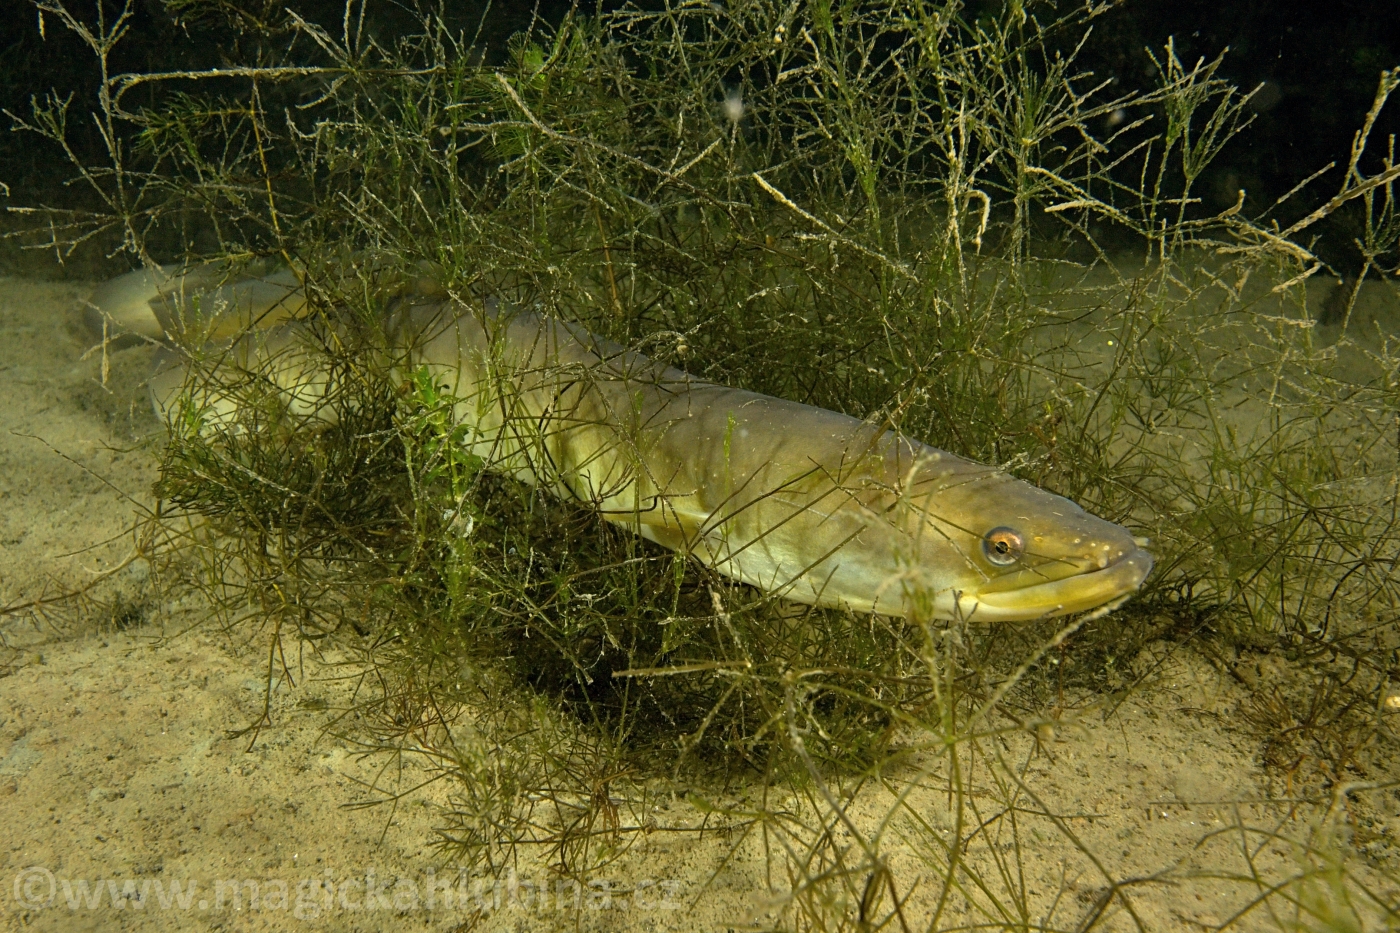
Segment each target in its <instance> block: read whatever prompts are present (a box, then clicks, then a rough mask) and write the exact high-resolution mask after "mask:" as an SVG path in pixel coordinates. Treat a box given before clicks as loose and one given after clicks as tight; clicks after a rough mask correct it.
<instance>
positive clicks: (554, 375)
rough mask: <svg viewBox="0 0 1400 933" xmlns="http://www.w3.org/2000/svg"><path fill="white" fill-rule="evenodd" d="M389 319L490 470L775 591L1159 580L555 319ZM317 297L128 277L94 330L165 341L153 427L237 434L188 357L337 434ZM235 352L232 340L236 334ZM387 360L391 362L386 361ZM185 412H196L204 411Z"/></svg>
mask: <svg viewBox="0 0 1400 933" xmlns="http://www.w3.org/2000/svg"><path fill="white" fill-rule="evenodd" d="M405 291H406V292H409V293H411V294H407V295H405V296H402V297H400V298H399V299H398V300H397V301H396V302H394V303H393V304H392V305H391V310H390V311H389V312H388V313H387V317H386V319H385V321H384V324H383V342H382V347H381V349H382V352H384V353H385V354H387V356H386V361H385V362H386V363H387V367H388V369H389V371H390V372H391V373H392V374H394V375H395V377H396V378H399V379H407V378H408V377H409V375H410V374H412V373H414V372H418V371H420V370H421V368H423V367H426V368H427V370H428V371H429V373H430V374H431V376H432V378H433V380H434V383H435V384H436V385H437V386H438V388H439V389H440V390H441V391H443V392H444V393H446V394H448V395H449V396H450V397H451V398H452V399H453V400H454V401H453V405H454V412H453V414H454V418H455V419H456V420H457V422H458V423H459V424H461V425H465V426H466V428H467V430H466V431H465V432H464V433H465V440H464V441H463V444H464V445H465V446H466V447H468V448H469V450H470V452H471V453H473V454H475V455H477V456H479V457H481V458H482V461H483V463H484V464H485V466H486V468H487V469H490V470H493V471H496V472H499V473H503V474H506V475H510V476H513V477H515V478H516V479H519V480H521V481H523V482H526V483H529V484H531V485H534V486H536V487H539V488H542V489H545V490H548V491H549V492H550V493H552V494H554V495H557V496H559V497H562V498H565V499H571V500H575V501H577V502H580V503H583V504H585V505H586V506H588V507H589V508H592V509H593V510H595V511H596V512H597V513H598V514H599V515H600V516H601V517H602V518H604V519H606V520H607V521H610V522H614V523H617V524H619V525H622V526H624V527H626V528H628V529H630V530H631V531H633V532H635V533H636V534H639V535H641V536H642V537H644V538H646V539H648V540H650V541H654V542H656V543H657V544H660V545H663V546H665V547H667V548H671V549H674V550H677V551H681V552H684V553H686V554H689V555H691V556H693V557H694V558H695V559H697V560H699V561H700V562H702V563H704V564H705V565H707V566H709V567H711V568H713V569H714V570H715V571H717V572H719V573H721V574H723V575H725V576H727V577H730V578H733V579H735V580H739V581H742V582H744V583H747V584H751V585H752V586H755V587H757V588H758V589H759V590H761V591H763V592H764V593H766V594H771V595H774V596H777V597H781V598H783V599H786V600H791V601H794V602H798V603H805V604H809V605H813V606H823V607H836V608H841V609H846V610H849V611H852V612H857V613H869V612H874V613H881V614H886V615H893V616H907V617H911V618H920V619H929V618H932V619H942V620H956V619H961V620H971V621H977V622H1002V621H1007V622H1010V621H1029V620H1036V619H1043V618H1050V617H1055V616H1063V615H1067V614H1071V613H1081V612H1086V611H1090V610H1093V611H1096V612H1097V613H1103V612H1107V611H1109V610H1111V609H1113V608H1116V607H1117V606H1119V605H1121V604H1122V603H1123V602H1124V601H1126V600H1127V599H1129V598H1130V597H1131V596H1132V595H1133V594H1134V593H1135V592H1137V590H1138V589H1139V587H1140V586H1141V585H1142V583H1143V581H1144V580H1145V579H1146V578H1147V576H1148V574H1149V572H1150V571H1151V569H1152V557H1151V555H1150V554H1149V552H1148V551H1147V550H1145V545H1146V543H1147V542H1146V541H1145V540H1144V539H1141V538H1135V537H1134V536H1133V535H1132V534H1131V533H1130V532H1129V531H1128V530H1127V529H1126V528H1123V527H1122V526H1120V525H1117V524H1114V523H1112V522H1109V521H1106V520H1104V519H1101V518H1098V517H1097V516H1094V515H1092V514H1090V513H1088V512H1086V511H1085V510H1084V509H1083V508H1081V507H1080V506H1079V505H1077V504H1076V503H1074V502H1072V501H1070V500H1069V499H1066V498H1063V497H1061V496H1058V495H1054V494H1052V493H1050V492H1047V491H1045V490H1043V489H1040V488H1038V487H1036V486H1034V485H1032V484H1030V483H1027V482H1023V481H1021V480H1018V479H1016V478H1014V477H1012V476H1010V475H1008V474H1007V473H1006V472H1005V471H1004V470H1001V469H997V468H995V467H991V466H986V465H983V464H979V463H975V462H972V461H970V460H966V459H964V458H962V457H959V456H956V455H954V454H951V453H948V452H946V451H942V450H938V449H936V448H934V447H931V446H929V445H926V444H923V443H920V442H919V441H917V440H914V439H912V438H910V437H907V436H905V435H903V434H900V433H898V432H896V431H894V430H891V429H889V428H887V427H885V426H882V425H879V424H875V423H871V422H869V421H863V420H860V419H858V418H853V417H850V416H847V415H843V414H839V413H837V412H833V411H829V410H826V409H822V408H817V407H814V406H811V405H804V404H800V403H797V402H792V401H787V400H784V399H780V398H774V397H771V396H766V395H761V394H758V393H756V392H749V391H745V390H743V389H737V388H731V387H727V386H723V385H718V384H715V383H710V382H705V381H702V380H699V379H696V378H694V377H692V376H691V375H689V374H688V373H685V372H683V371H682V370H679V369H676V368H672V367H669V366H666V365H663V364H661V363H658V362H656V361H653V360H650V359H648V358H647V357H645V356H644V355H642V354H640V353H638V352H635V351H632V350H629V349H626V348H623V347H621V346H618V345H616V344H613V343H610V342H608V341H606V340H603V339H600V338H599V337H597V336H595V335H593V334H591V333H589V332H588V331H586V330H584V329H582V328H581V327H578V326H575V325H571V324H569V323H566V322H564V321H561V320H558V319H555V318H552V317H547V316H542V315H537V314H532V313H528V312H524V311H519V310H508V309H502V308H500V307H498V306H496V305H495V304H494V303H493V302H485V303H484V304H483V306H481V307H469V306H468V305H467V304H465V303H461V302H458V301H455V300H453V299H451V298H448V297H446V296H445V295H443V294H442V293H441V292H440V291H438V292H436V293H435V292H434V290H433V289H432V288H410V289H406V290H405ZM305 307H306V297H305V293H304V291H303V290H302V288H301V285H300V283H299V281H298V279H297V277H296V275H295V274H293V273H292V272H291V271H290V270H286V269H285V268H284V269H281V270H273V271H270V272H268V273H267V274H265V275H261V276H259V275H253V276H245V277H244V278H241V279H237V280H234V281H231V282H222V281H221V280H220V279H219V278H218V277H217V276H216V275H214V274H212V273H209V272H207V271H205V270H202V269H198V268H197V269H194V270H188V269H181V268H178V267H160V268H158V269H153V270H138V271H137V272H133V273H129V274H128V275H127V276H122V277H120V278H119V279H116V280H113V281H112V282H109V283H107V284H106V285H104V286H102V287H100V288H99V290H98V292H97V293H96V294H95V295H94V296H93V299H92V300H91V301H90V302H89V322H90V324H91V323H95V322H103V321H105V322H107V324H108V325H109V331H110V325H112V324H113V323H116V324H120V325H121V326H123V327H125V328H126V329H128V330H131V331H134V332H136V333H138V334H140V335H143V336H145V337H147V338H148V339H158V340H161V341H164V342H165V345H166V347H167V349H165V350H164V351H162V354H161V361H160V362H159V363H158V364H157V371H156V372H155V374H154V375H153V376H152V378H151V380H150V386H151V393H152V398H153V402H154V405H155V407H156V410H157V412H158V413H159V414H161V415H163V416H164V417H166V418H167V419H168V418H172V417H174V416H175V414H176V412H177V411H178V410H179V409H180V406H182V405H184V406H188V405H190V404H196V405H197V406H199V407H200V408H201V410H202V411H203V412H204V418H205V423H206V424H214V423H217V422H219V421H221V420H222V421H225V422H228V423H230V424H231V423H233V422H234V421H235V420H236V405H235V403H233V402H232V401H231V400H229V399H227V398H225V397H223V396H221V395H220V394H219V391H218V389H217V385H213V386H210V385H202V386H201V385H195V384H193V383H192V382H191V381H190V380H189V379H187V377H186V369H187V364H188V362H189V360H190V359H191V354H193V353H205V354H207V353H208V352H209V350H208V348H209V347H211V346H213V347H220V348H221V349H219V350H218V353H219V354H220V355H219V356H218V359H220V360H223V361H224V362H223V363H222V364H221V365H233V366H237V367H240V368H242V369H244V370H251V371H255V372H258V373H259V374H260V375H261V376H263V377H265V378H267V379H268V380H270V382H271V383H272V384H275V385H276V386H277V387H278V388H279V390H280V391H281V392H283V393H284V395H285V398H286V401H287V404H288V406H289V409H290V410H293V411H295V412H299V413H301V414H302V415H303V416H304V417H308V418H313V419H314V418H324V417H327V415H326V414H325V412H324V410H323V409H322V408H320V407H319V402H320V400H321V399H322V397H323V396H324V393H325V387H326V385H327V380H328V379H329V376H328V375H326V373H325V372H324V371H323V370H322V369H321V368H319V367H318V359H319V357H318V354H317V351H316V350H315V348H314V347H313V346H312V341H311V340H310V339H309V337H310V334H309V331H308V325H306V324H304V323H299V322H298V320H299V318H301V317H303V316H304V314H303V311H304V309H305ZM240 335H241V336H240ZM376 352H379V351H376ZM192 400H193V401H192Z"/></svg>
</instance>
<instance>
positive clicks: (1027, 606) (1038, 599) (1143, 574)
mask: <svg viewBox="0 0 1400 933" xmlns="http://www.w3.org/2000/svg"><path fill="white" fill-rule="evenodd" d="M1151 572H1152V555H1151V554H1149V553H1147V552H1146V551H1144V550H1143V549H1142V548H1136V549H1135V550H1132V551H1130V552H1128V553H1127V554H1124V555H1123V556H1122V557H1120V558H1118V559H1117V560H1115V561H1114V562H1113V563H1111V564H1109V565H1108V566H1107V567H1104V568H1103V569H1102V570H1098V569H1095V570H1091V571H1087V572H1084V573H1077V574H1072V575H1071V576H1068V577H1061V578H1060V579H1058V580H1051V581H1049V582H1046V583H1034V584H1031V585H1030V586H1023V587H1018V588H1016V589H1008V590H1002V591H999V592H990V593H981V592H979V593H962V594H960V596H959V599H958V610H959V612H960V613H961V614H962V616H963V618H966V619H970V620H973V621H982V622H1023V621H1030V620H1033V619H1045V618H1051V617H1053V616H1063V615H1069V614H1071V613H1075V612H1085V611H1087V610H1090V609H1100V610H1102V612H1105V613H1106V612H1108V611H1110V610H1112V609H1115V608H1117V607H1118V606H1120V605H1121V604H1122V603H1123V602H1124V601H1126V600H1127V599H1128V597H1130V596H1132V595H1133V593H1135V592H1137V590H1138V587H1140V586H1142V582H1143V581H1144V580H1146V579H1147V575H1148V574H1149V573H1151Z"/></svg>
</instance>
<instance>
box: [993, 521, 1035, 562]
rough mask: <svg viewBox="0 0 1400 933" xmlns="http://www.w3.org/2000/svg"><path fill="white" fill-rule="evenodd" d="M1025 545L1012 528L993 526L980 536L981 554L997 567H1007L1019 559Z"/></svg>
mask: <svg viewBox="0 0 1400 933" xmlns="http://www.w3.org/2000/svg"><path fill="white" fill-rule="evenodd" d="M1025 550H1026V545H1025V542H1023V541H1022V540H1021V536H1020V535H1019V534H1017V533H1016V532H1015V530H1014V529H1011V528H1007V527H1005V526H1003V527H1001V528H993V529H992V530H991V531H989V532H987V533H986V534H985V535H983V536H982V555H983V556H984V557H986V558H987V560H988V562H990V563H993V564H996V565H997V566H998V567H1009V566H1011V565H1012V564H1014V563H1016V561H1018V560H1020V559H1021V555H1022V554H1023V553H1025Z"/></svg>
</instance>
